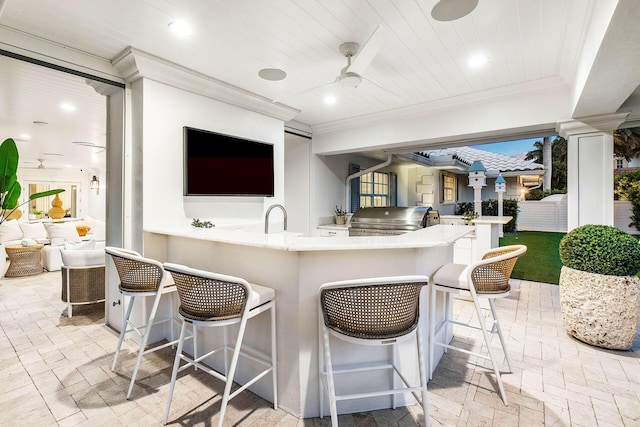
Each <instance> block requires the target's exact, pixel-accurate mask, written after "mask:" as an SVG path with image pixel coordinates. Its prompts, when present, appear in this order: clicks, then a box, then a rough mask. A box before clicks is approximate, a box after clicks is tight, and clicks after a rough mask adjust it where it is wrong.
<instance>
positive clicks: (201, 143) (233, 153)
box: [184, 126, 274, 196]
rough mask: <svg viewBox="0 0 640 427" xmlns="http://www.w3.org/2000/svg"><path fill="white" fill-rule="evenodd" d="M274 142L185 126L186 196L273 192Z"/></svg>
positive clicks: (269, 194)
mask: <svg viewBox="0 0 640 427" xmlns="http://www.w3.org/2000/svg"><path fill="white" fill-rule="evenodd" d="M273 175H274V171H273V144H267V143H263V142H258V141H252V140H248V139H243V138H238V137H235V136H230V135H223V134H220V133H216V132H210V131H206V130H201V129H194V128H190V127H186V126H185V127H184V194H185V195H186V196H273V195H274V191H273V188H274V184H273V181H274V180H273Z"/></svg>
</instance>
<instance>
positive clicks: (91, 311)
mask: <svg viewBox="0 0 640 427" xmlns="http://www.w3.org/2000/svg"><path fill="white" fill-rule="evenodd" d="M512 285H513V291H512V293H511V296H510V297H509V298H506V299H502V300H498V301H497V305H498V310H499V314H500V319H501V323H502V325H503V329H504V331H505V334H506V337H507V341H508V346H509V350H510V356H511V359H512V362H513V372H512V373H505V374H503V376H502V378H503V381H504V383H505V389H506V392H507V396H508V400H509V406H504V404H503V403H502V401H501V400H500V396H499V395H498V393H496V388H495V383H494V378H493V373H492V372H491V370H490V369H487V367H488V365H487V363H486V362H482V366H478V365H477V364H476V363H478V361H477V360H474V358H470V357H469V356H467V355H465V354H462V353H458V352H454V351H450V352H449V353H448V354H446V355H445V356H444V357H443V359H442V360H441V362H440V364H439V365H438V367H437V369H436V371H435V374H434V377H433V380H431V381H430V382H429V399H430V411H431V424H432V425H433V426H440V425H442V426H510V427H511V426H543V425H544V426H546V425H549V426H576V427H577V426H585V427H587V426H589V427H590V426H628V427H630V426H640V338H638V339H636V342H635V344H634V346H633V348H632V349H631V350H630V351H609V350H604V349H599V348H595V347H591V346H589V345H586V344H583V343H581V342H579V341H576V340H574V339H572V338H570V337H569V336H567V334H566V333H565V332H564V330H563V328H562V322H561V318H560V308H559V296H558V287H557V286H554V285H548V284H542V283H534V282H527V281H521V280H512ZM472 310H473V307H472V305H471V303H469V302H466V301H458V300H457V301H455V303H454V313H455V314H456V316H458V317H459V318H462V319H466V318H471V317H472V316H473V311H472ZM103 322H104V304H96V305H90V306H79V307H76V308H74V315H73V317H72V318H71V319H68V318H67V316H66V307H65V304H64V303H63V302H61V301H60V272H54V273H44V274H41V275H37V276H30V277H24V278H3V279H0V384H1V386H0V425H1V426H55V425H59V426H76V425H81V426H85V425H86V426H118V425H122V426H125V425H131V426H146V425H149V426H157V425H161V424H162V418H163V414H164V407H165V399H166V395H167V391H168V382H169V377H170V366H171V363H172V361H173V356H172V351H171V350H170V349H166V350H162V351H160V352H157V353H153V354H150V355H148V356H147V357H145V359H144V361H143V364H142V366H141V368H140V369H141V370H140V373H139V375H138V377H139V379H140V380H139V381H138V382H136V387H135V388H134V393H133V395H132V398H131V400H128V401H127V400H126V399H125V392H126V388H127V385H128V382H129V375H130V373H131V370H132V365H133V364H134V363H135V346H133V345H130V344H128V343H125V345H124V347H123V353H122V354H121V361H119V366H120V367H119V368H117V369H116V371H115V372H112V371H111V369H110V365H111V361H112V358H113V352H114V349H115V346H116V343H117V335H116V333H115V332H113V331H112V330H111V329H110V328H108V327H106V326H105V325H104V323H103ZM454 339H455V340H456V341H458V342H459V343H461V344H465V345H468V346H470V347H473V346H475V345H477V344H478V342H479V339H478V337H476V336H473V335H467V333H466V332H465V331H458V330H456V335H455V338H454ZM495 344H496V345H497V342H496V343H495ZM179 382H180V384H179V387H180V390H181V392H180V393H176V396H175V398H174V401H173V404H172V408H171V416H170V424H171V425H199V426H210V425H214V423H215V422H217V413H218V409H219V404H220V393H221V391H222V388H221V386H220V383H219V382H218V381H217V380H215V379H212V378H211V377H210V376H208V375H206V374H198V373H193V372H192V371H190V372H189V374H188V375H184V374H183V375H182V376H181V377H180V378H179ZM423 421H424V420H423V416H422V411H421V408H420V406H418V405H414V406H410V407H403V408H398V409H395V410H381V411H372V412H366V413H359V414H351V415H345V416H341V417H340V425H341V426H363V427H364V426H366V427H369V426H415V425H422V424H423ZM225 425H229V426H240V425H242V426H278V427H289V426H292V427H294V426H329V425H330V418H329V417H325V418H324V419H323V420H320V419H305V420H299V419H297V418H296V417H294V416H292V415H290V414H287V413H286V412H285V411H283V410H278V411H274V410H273V409H272V408H271V406H270V404H269V403H268V402H266V401H264V400H262V399H260V398H259V397H257V396H256V395H254V394H252V393H250V392H244V393H242V394H241V395H240V396H238V397H237V398H236V399H234V400H232V401H231V403H230V406H229V410H228V412H227V419H226V420H225Z"/></svg>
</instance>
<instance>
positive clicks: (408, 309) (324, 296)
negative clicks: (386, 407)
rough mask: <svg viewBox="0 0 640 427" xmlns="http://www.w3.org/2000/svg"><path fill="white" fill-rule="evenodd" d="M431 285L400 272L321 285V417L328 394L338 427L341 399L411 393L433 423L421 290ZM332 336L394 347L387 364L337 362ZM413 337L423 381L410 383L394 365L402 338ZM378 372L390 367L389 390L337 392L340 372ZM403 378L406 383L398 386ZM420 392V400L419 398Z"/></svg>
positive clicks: (427, 280) (351, 341)
mask: <svg viewBox="0 0 640 427" xmlns="http://www.w3.org/2000/svg"><path fill="white" fill-rule="evenodd" d="M428 284H429V278H428V277H427V276H396V277H380V278H371V279H359V280H345V281H340V282H331V283H325V284H324V285H322V286H321V287H320V311H319V338H320V348H321V349H322V350H323V351H321V352H320V354H319V355H318V361H319V376H320V418H322V417H323V416H324V393H325V392H326V393H327V395H328V396H329V410H330V412H331V425H332V426H333V427H337V426H338V410H337V402H338V401H341V400H348V399H362V398H367V397H375V396H385V395H391V396H393V401H392V403H393V408H394V409H395V406H396V401H395V397H396V395H397V394H402V393H407V392H410V393H412V394H413V396H414V397H415V399H416V400H417V401H418V402H420V401H422V408H423V411H424V418H425V424H426V425H427V426H429V425H430V419H429V397H428V395H427V373H426V363H425V357H424V350H423V348H424V347H423V345H424V342H423V341H424V340H423V337H422V328H421V327H420V322H419V311H420V290H421V289H422V287H423V286H426V285H428ZM330 335H332V336H334V337H336V338H339V339H341V340H343V341H347V342H349V343H354V344H359V345H365V346H391V352H392V361H391V362H390V363H388V362H387V363H384V364H374V365H372V364H366V365H365V364H362V365H357V362H356V361H354V360H350V361H349V366H348V367H347V366H334V365H333V362H332V360H331V345H330V341H331V340H330V337H329V336H330ZM412 337H415V338H416V345H417V352H418V369H419V373H420V379H419V384H418V385H416V386H411V385H410V384H409V382H408V381H407V379H406V378H405V376H404V375H403V374H402V373H401V372H400V369H399V367H398V365H397V363H396V353H397V347H396V344H397V343H398V342H401V341H404V340H406V339H409V338H412ZM374 370H391V371H392V372H393V374H394V375H393V381H392V387H391V388H389V389H386V390H379V391H367V392H361V393H350V394H337V393H336V388H335V382H334V377H335V376H336V375H339V374H344V373H351V372H360V373H364V374H366V373H367V372H370V371H374ZM398 378H399V379H400V380H401V381H402V383H403V387H396V380H397V379H398ZM418 393H420V394H421V395H422V399H420V397H419V396H418Z"/></svg>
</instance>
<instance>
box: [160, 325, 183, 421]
mask: <svg viewBox="0 0 640 427" xmlns="http://www.w3.org/2000/svg"><path fill="white" fill-rule="evenodd" d="M186 330H187V322H185V321H184V320H183V321H182V327H181V328H180V340H179V341H178V349H177V350H176V357H175V359H174V361H173V371H172V372H171V383H170V384H169V396H168V397H167V408H166V409H165V411H164V422H163V423H162V425H166V424H167V421H168V420H169V410H170V409H171V398H172V397H173V389H174V388H175V386H176V377H177V376H178V368H180V356H181V355H182V347H183V346H184V335H185V331H186Z"/></svg>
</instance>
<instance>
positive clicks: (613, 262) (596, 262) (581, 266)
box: [560, 224, 640, 276]
mask: <svg viewBox="0 0 640 427" xmlns="http://www.w3.org/2000/svg"><path fill="white" fill-rule="evenodd" d="M560 260H561V261H562V264H564V266H565V267H569V268H572V269H574V270H580V271H586V272H588V273H596V274H604V275H608V276H635V275H636V274H637V273H638V272H639V271H640V243H639V242H638V240H636V239H635V238H634V237H633V236H631V235H630V234H628V233H626V232H624V231H622V230H620V229H618V228H615V227H611V226H608V225H594V224H588V225H583V226H581V227H578V228H575V229H573V230H572V231H570V232H569V233H567V234H566V235H565V236H564V237H563V238H562V240H561V241H560Z"/></svg>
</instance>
